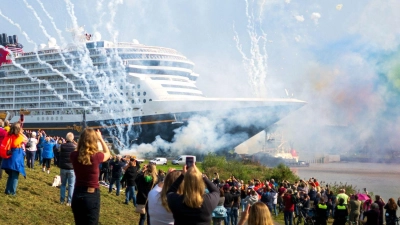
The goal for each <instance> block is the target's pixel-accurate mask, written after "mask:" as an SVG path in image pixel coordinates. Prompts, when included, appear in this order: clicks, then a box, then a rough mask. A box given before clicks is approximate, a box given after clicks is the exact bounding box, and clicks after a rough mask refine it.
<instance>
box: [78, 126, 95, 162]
mask: <svg viewBox="0 0 400 225" xmlns="http://www.w3.org/2000/svg"><path fill="white" fill-rule="evenodd" d="M97 141H98V138H97V134H96V131H94V130H93V129H91V128H86V129H85V130H83V131H82V133H81V135H80V137H79V142H78V146H77V150H78V152H79V154H78V162H80V163H82V164H83V165H92V162H91V161H90V157H91V156H92V155H94V154H96V153H97V152H98V151H99V149H98V145H97Z"/></svg>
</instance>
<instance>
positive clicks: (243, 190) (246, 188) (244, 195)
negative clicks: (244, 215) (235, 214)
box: [240, 184, 249, 212]
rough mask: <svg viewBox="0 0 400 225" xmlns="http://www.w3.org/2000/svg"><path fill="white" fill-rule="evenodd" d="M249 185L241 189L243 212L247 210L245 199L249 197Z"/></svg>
mask: <svg viewBox="0 0 400 225" xmlns="http://www.w3.org/2000/svg"><path fill="white" fill-rule="evenodd" d="M248 187H249V185H248V184H244V185H242V187H241V188H240V205H241V206H242V212H244V210H245V209H246V202H245V201H244V199H245V198H246V197H247V190H248Z"/></svg>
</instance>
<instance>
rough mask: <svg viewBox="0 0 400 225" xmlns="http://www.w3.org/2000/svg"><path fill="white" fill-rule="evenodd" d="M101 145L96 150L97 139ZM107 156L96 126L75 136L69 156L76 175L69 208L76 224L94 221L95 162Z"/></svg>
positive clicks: (96, 217)
mask: <svg viewBox="0 0 400 225" xmlns="http://www.w3.org/2000/svg"><path fill="white" fill-rule="evenodd" d="M98 141H100V143H101V146H102V148H103V151H102V152H99V149H98V144H97V142H98ZM108 158H110V151H109V150H108V147H107V145H106V143H105V142H104V140H103V137H102V136H101V133H100V131H99V130H97V131H94V130H93V129H90V128H86V129H85V130H83V132H82V133H81V135H80V137H79V142H78V146H77V151H74V152H72V153H71V156H70V159H71V162H72V166H73V168H74V171H75V175H76V182H75V188H74V194H73V195H72V205H71V207H72V212H73V213H74V218H75V223H76V224H85V225H86V224H93V225H94V224H98V223H99V213H100V190H99V182H98V178H99V174H100V171H99V165H100V163H102V162H104V161H106V160H107V159H108Z"/></svg>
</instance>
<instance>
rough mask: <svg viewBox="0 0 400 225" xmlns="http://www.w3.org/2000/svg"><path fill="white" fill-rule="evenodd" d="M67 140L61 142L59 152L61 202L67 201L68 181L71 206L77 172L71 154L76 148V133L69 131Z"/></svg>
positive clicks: (68, 201)
mask: <svg viewBox="0 0 400 225" xmlns="http://www.w3.org/2000/svg"><path fill="white" fill-rule="evenodd" d="M66 140H67V142H66V143H64V144H61V146H60V153H59V163H58V166H59V167H60V175H61V187H60V203H61V204H64V201H65V189H66V186H67V183H68V198H67V206H71V201H72V193H74V186H75V173H74V167H73V166H72V163H71V160H70V156H71V153H72V152H73V151H75V149H76V143H75V142H74V134H73V133H71V132H70V133H67V136H66Z"/></svg>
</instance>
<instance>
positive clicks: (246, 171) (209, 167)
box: [202, 153, 298, 182]
mask: <svg viewBox="0 0 400 225" xmlns="http://www.w3.org/2000/svg"><path fill="white" fill-rule="evenodd" d="M202 169H203V171H204V173H205V174H207V176H208V177H210V178H211V177H214V173H219V176H220V179H223V180H225V179H228V178H230V177H231V176H235V177H236V178H237V179H240V180H243V181H244V182H247V181H248V180H251V179H261V180H264V179H270V178H274V179H275V180H276V181H281V180H289V181H291V182H292V181H294V180H298V177H297V176H296V175H295V174H293V172H292V171H291V170H290V169H289V167H287V166H285V165H283V164H281V165H279V166H278V167H275V168H268V167H266V166H263V165H261V164H260V163H257V162H251V161H241V160H229V161H227V160H226V158H225V157H224V156H217V155H215V154H213V153H209V154H208V155H206V156H205V157H204V160H203V163H202Z"/></svg>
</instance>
